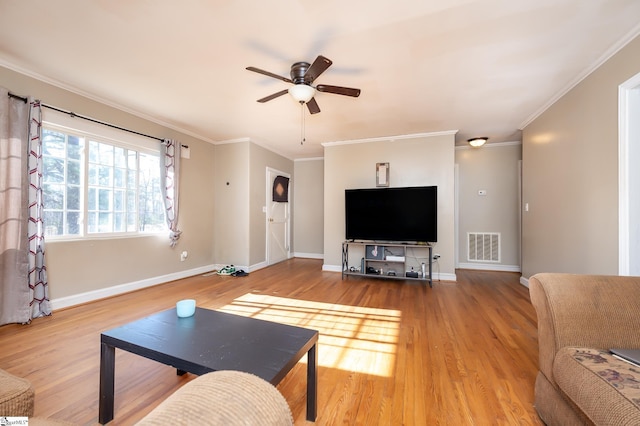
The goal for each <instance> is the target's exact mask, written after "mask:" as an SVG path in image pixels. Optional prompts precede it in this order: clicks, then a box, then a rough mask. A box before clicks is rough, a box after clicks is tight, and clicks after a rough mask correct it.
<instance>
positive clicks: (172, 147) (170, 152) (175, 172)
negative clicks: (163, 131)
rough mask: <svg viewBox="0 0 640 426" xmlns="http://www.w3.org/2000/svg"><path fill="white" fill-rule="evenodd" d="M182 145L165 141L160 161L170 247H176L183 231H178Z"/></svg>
mask: <svg viewBox="0 0 640 426" xmlns="http://www.w3.org/2000/svg"><path fill="white" fill-rule="evenodd" d="M180 147H181V146H180V143H179V142H177V141H175V140H173V139H165V140H164V142H163V143H162V148H163V149H162V153H163V159H164V161H163V160H162V159H161V161H160V178H161V180H162V182H161V183H160V186H161V188H162V198H163V200H164V206H165V216H166V218H167V225H168V226H169V245H170V246H171V247H175V245H176V244H177V243H178V240H179V239H180V234H181V233H182V231H179V230H178V201H179V189H180V179H179V177H180Z"/></svg>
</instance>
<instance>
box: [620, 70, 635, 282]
mask: <svg viewBox="0 0 640 426" xmlns="http://www.w3.org/2000/svg"><path fill="white" fill-rule="evenodd" d="M618 114H619V117H618V121H619V124H618V126H619V127H618V135H619V136H618V137H619V142H618V145H619V147H618V155H619V157H618V191H619V195H618V215H619V230H618V231H619V235H618V241H619V243H618V246H619V250H618V252H619V253H618V258H619V261H618V265H619V266H618V269H619V270H618V272H619V274H620V275H640V168H639V167H637V166H636V165H637V164H638V163H639V162H640V74H636V75H635V76H634V77H632V78H631V79H629V80H627V81H626V82H624V83H623V84H621V85H620V88H619V92H618ZM632 164H633V165H634V167H631V165H632Z"/></svg>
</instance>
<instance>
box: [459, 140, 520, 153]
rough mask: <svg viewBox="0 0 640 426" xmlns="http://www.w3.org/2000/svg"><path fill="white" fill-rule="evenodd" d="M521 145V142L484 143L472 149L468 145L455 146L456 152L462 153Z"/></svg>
mask: <svg viewBox="0 0 640 426" xmlns="http://www.w3.org/2000/svg"><path fill="white" fill-rule="evenodd" d="M517 145H522V141H510V142H490V143H485V144H484V145H482V146H480V147H477V148H474V147H472V146H469V145H458V146H456V148H455V149H456V151H464V150H466V149H484V148H501V147H505V146H517Z"/></svg>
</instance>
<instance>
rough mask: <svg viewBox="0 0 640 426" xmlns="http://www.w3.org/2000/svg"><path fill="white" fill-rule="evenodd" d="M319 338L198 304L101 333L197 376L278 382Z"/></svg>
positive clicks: (106, 339)
mask: <svg viewBox="0 0 640 426" xmlns="http://www.w3.org/2000/svg"><path fill="white" fill-rule="evenodd" d="M317 340H318V332H317V331H316V330H310V329H306V328H301V327H294V326H290V325H285V324H279V323H275V322H270V321H263V320H258V319H254V318H247V317H243V316H239V315H233V314H227V313H224V312H218V311H213V310H209V309H202V308H196V313H195V314H194V315H193V316H191V317H188V318H179V317H178V316H177V314H176V310H175V308H174V309H169V310H167V311H164V312H160V313H157V314H155V315H152V316H149V317H146V318H143V319H140V320H138V321H134V322H132V323H129V324H126V325H123V326H121V327H118V328H114V329H112V330H109V331H105V332H104V333H102V342H103V343H106V344H108V345H110V346H114V347H116V348H120V349H124V350H126V351H128V352H133V353H136V354H139V355H142V356H144V357H146V358H150V359H153V360H155V361H158V362H162V363H164V364H168V365H171V366H173V367H176V368H178V369H181V370H184V371H187V372H189V373H193V374H198V375H200V374H205V373H208V372H211V371H218V370H239V371H245V372H247V373H252V374H255V375H256V376H258V377H261V378H263V379H264V380H266V381H268V382H270V383H272V384H274V385H276V384H278V383H279V382H280V380H282V379H283V378H284V376H285V375H286V374H287V373H288V372H289V370H290V369H291V368H292V367H293V365H295V364H296V363H297V362H298V360H299V359H300V358H301V357H302V356H303V355H304V354H305V353H307V351H308V350H309V349H310V348H311V346H313V345H314V344H315V343H316V342H317Z"/></svg>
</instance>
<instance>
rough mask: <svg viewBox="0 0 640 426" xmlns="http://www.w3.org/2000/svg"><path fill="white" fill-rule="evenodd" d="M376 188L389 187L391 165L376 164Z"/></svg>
mask: <svg viewBox="0 0 640 426" xmlns="http://www.w3.org/2000/svg"><path fill="white" fill-rule="evenodd" d="M376 186H389V163H376Z"/></svg>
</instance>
